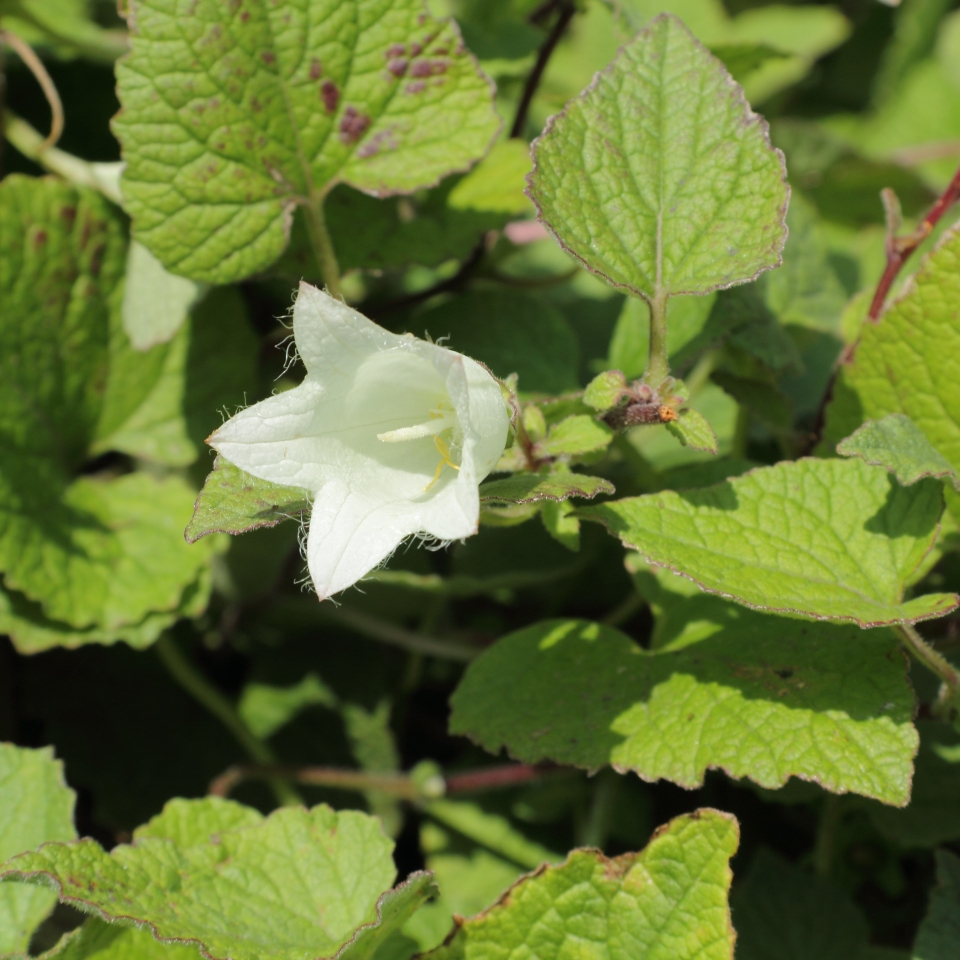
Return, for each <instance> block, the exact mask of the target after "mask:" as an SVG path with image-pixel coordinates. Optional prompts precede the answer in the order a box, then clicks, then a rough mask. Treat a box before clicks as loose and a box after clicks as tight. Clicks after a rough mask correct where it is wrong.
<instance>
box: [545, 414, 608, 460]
mask: <svg viewBox="0 0 960 960" xmlns="http://www.w3.org/2000/svg"><path fill="white" fill-rule="evenodd" d="M613 437H614V432H613V430H611V429H610V427H608V426H607V425H606V424H605V423H600V422H599V421H598V420H595V419H594V418H593V417H590V416H587V415H586V414H577V415H575V416H572V417H567V418H566V419H565V420H561V421H560V422H559V423H555V424H554V425H553V426H552V427H550V431H549V432H548V433H547V435H546V437H544V438H543V440H541V441H540V442H539V443H537V444H536V446H535V448H534V452H535V454H536V456H539V457H562V456H577V455H579V454H583V453H593V452H594V451H595V450H603V449H605V448H606V447H608V446H610V443H611V441H612V440H613Z"/></svg>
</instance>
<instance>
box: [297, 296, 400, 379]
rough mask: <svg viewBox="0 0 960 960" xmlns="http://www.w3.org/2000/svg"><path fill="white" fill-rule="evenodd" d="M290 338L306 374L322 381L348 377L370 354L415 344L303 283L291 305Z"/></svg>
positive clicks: (340, 301)
mask: <svg viewBox="0 0 960 960" xmlns="http://www.w3.org/2000/svg"><path fill="white" fill-rule="evenodd" d="M293 337H294V340H295V341H296V343H297V353H298V354H299V355H300V359H301V360H302V361H303V365H304V366H305V367H306V368H307V372H308V373H310V374H313V376H315V377H318V378H319V379H321V380H323V381H326V380H327V378H328V377H330V376H334V377H349V376H351V375H352V374H353V372H354V371H355V370H356V369H357V367H359V366H360V364H361V363H362V362H363V360H364V359H365V358H366V357H369V356H370V355H371V354H374V353H379V352H380V351H381V350H391V349H394V348H396V347H401V346H409V345H410V344H412V343H415V342H416V341H415V340H414V338H413V337H410V336H407V337H402V336H399V335H398V334H396V333H390V331H389V330H384V329H383V327H381V326H380V325H379V324H376V323H374V322H373V321H372V320H369V319H367V317H365V316H364V315H363V314H362V313H359V312H358V311H356V310H354V309H353V307H348V306H347V305H346V304H345V303H344V302H343V301H342V300H338V299H337V298H336V297H331V296H330V295H329V294H328V293H325V292H324V291H323V290H319V289H317V287H314V286H312V285H311V284H309V283H303V282H302V281H301V283H300V289H299V290H298V292H297V301H296V303H295V304H294V305H293Z"/></svg>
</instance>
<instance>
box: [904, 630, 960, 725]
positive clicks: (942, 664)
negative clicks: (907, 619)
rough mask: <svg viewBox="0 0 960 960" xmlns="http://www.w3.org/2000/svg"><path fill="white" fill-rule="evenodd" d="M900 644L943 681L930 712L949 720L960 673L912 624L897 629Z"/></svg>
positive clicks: (959, 681) (958, 689)
mask: <svg viewBox="0 0 960 960" xmlns="http://www.w3.org/2000/svg"><path fill="white" fill-rule="evenodd" d="M896 630H897V634H898V635H899V637H900V642H901V643H902V644H903V645H904V647H906V649H907V650H908V651H909V652H910V654H911V655H912V656H913V657H914V658H915V659H916V660H919V661H920V663H922V664H923V665H924V666H925V667H926V668H927V669H928V670H929V671H930V672H931V673H933V674H935V675H936V676H938V677H939V678H940V680H941V683H940V690H939V691H938V693H937V699H936V700H934V702H933V703H932V704H931V706H930V712H931V714H933V716H935V717H939V718H941V719H944V720H946V719H949V718H950V714H951V713H952V712H953V709H954V702H955V700H956V698H957V694H958V692H960V672H958V671H957V670H956V668H955V667H954V666H953V664H951V663H950V661H949V660H947V658H946V657H944V656H943V654H941V653H938V652H937V651H936V650H934V649H933V647H932V646H930V644H929V643H927V641H926V640H924V639H923V637H921V636H920V633H919V631H918V630H917V628H916V627H915V626H913V624H911V623H900V624H898V625H897V627H896Z"/></svg>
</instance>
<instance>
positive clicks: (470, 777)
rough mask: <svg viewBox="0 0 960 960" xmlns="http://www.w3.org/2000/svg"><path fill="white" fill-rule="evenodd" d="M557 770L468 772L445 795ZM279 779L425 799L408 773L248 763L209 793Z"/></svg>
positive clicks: (448, 781)
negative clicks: (253, 782)
mask: <svg viewBox="0 0 960 960" xmlns="http://www.w3.org/2000/svg"><path fill="white" fill-rule="evenodd" d="M553 769H556V768H555V767H553V766H551V765H549V764H541V765H539V766H534V765H532V764H526V763H510V764H505V765H502V766H495V767H483V768H481V769H479V770H468V771H465V772H464V773H455V774H452V775H451V776H449V777H445V778H444V784H445V787H446V790H445V792H446V793H448V794H449V793H467V792H469V791H480V790H497V789H499V788H501V787H509V786H513V785H514V784H519V783H528V782H530V781H531V780H537V779H538V778H540V777H541V776H543V774H545V773H548V772H549V771H551V770H553ZM278 776H280V777H286V778H288V779H290V780H292V781H294V782H296V783H300V784H303V785H305V786H316V787H333V788H339V789H341V790H381V791H383V792H384V793H389V794H391V795H392V796H394V797H396V798H397V799H398V800H410V801H417V800H421V799H423V794H422V793H421V788H420V786H419V785H418V784H417V783H416V782H414V780H413V779H412V778H411V777H410V776H408V775H407V774H405V773H367V772H365V771H363V770H349V769H342V768H339V767H298V766H292V765H288V764H267V763H245V764H237V765H236V766H233V767H229V768H228V769H227V770H225V771H224V772H223V773H221V774H220V776H218V777H216V778H215V779H214V780H213V781H212V782H211V783H210V787H209V793H210V794H211V795H212V796H215V797H226V796H228V795H229V794H230V793H232V792H233V790H235V789H236V788H237V787H238V786H239V785H240V784H241V783H243V781H244V780H262V779H264V778H269V777H278Z"/></svg>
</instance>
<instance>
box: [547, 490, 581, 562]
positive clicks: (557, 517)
mask: <svg viewBox="0 0 960 960" xmlns="http://www.w3.org/2000/svg"><path fill="white" fill-rule="evenodd" d="M540 519H541V520H542V521H543V525H544V527H545V528H546V531H547V533H549V534H550V536H551V537H553V539H554V540H556V541H557V542H558V543H562V544H563V545H564V546H565V547H566V548H567V549H568V550H573V552H574V553H576V552H577V551H578V550H579V549H580V521H579V519H578V518H577V517H575V516H573V505H572V504H571V503H569V502H566V501H565V502H563V503H555V502H554V501H552V500H548V501H547V502H545V503H544V504H543V505H542V506H541V507H540Z"/></svg>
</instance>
